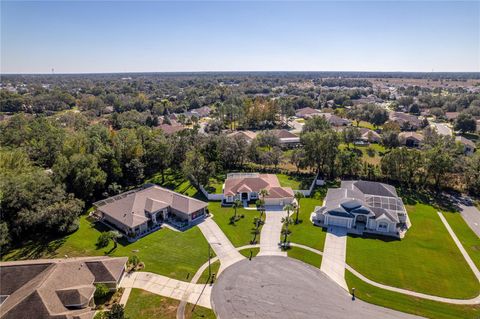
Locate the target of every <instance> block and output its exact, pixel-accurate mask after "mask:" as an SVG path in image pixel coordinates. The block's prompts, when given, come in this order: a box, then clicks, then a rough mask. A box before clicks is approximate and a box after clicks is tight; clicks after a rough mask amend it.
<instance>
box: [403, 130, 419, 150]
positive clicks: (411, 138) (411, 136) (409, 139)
mask: <svg viewBox="0 0 480 319" xmlns="http://www.w3.org/2000/svg"><path fill="white" fill-rule="evenodd" d="M423 139H424V136H423V134H420V133H417V132H401V133H400V134H398V140H399V141H400V144H402V145H405V146H406V147H420V145H421V144H422V142H423Z"/></svg>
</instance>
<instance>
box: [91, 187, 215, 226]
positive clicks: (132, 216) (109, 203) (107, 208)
mask: <svg viewBox="0 0 480 319" xmlns="http://www.w3.org/2000/svg"><path fill="white" fill-rule="evenodd" d="M94 205H95V206H96V207H97V209H98V210H99V211H101V212H103V213H104V214H106V215H108V216H110V217H111V218H113V219H115V220H117V221H118V222H120V223H122V224H123V225H125V226H127V227H130V228H133V227H136V226H138V225H141V224H143V223H145V222H146V221H148V218H147V217H146V215H145V211H147V212H153V211H155V210H160V209H163V208H166V207H171V208H172V209H175V210H177V211H179V212H182V213H185V214H192V213H194V212H196V211H198V210H200V209H202V208H205V207H207V205H208V204H207V203H205V202H202V201H200V200H198V199H195V198H192V197H188V196H185V195H183V194H179V193H176V192H174V191H171V190H169V189H166V188H162V187H160V186H157V185H153V184H147V185H145V186H144V187H143V188H140V189H137V190H133V191H129V192H125V193H122V194H120V195H117V196H113V197H109V198H107V199H104V200H102V201H98V202H96V203H94Z"/></svg>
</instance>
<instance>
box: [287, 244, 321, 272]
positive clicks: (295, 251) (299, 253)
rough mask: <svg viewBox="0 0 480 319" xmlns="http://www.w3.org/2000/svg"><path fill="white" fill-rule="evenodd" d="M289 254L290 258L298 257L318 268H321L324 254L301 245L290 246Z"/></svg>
mask: <svg viewBox="0 0 480 319" xmlns="http://www.w3.org/2000/svg"><path fill="white" fill-rule="evenodd" d="M287 255H288V257H290V258H295V259H298V260H300V261H303V262H304V263H307V264H310V265H312V266H314V267H317V268H319V267H320V264H321V263H322V256H320V255H318V254H315V253H314V252H311V251H310V250H306V249H303V248H300V247H290V249H289V250H288V251H287Z"/></svg>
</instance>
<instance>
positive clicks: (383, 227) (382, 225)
mask: <svg viewBox="0 0 480 319" xmlns="http://www.w3.org/2000/svg"><path fill="white" fill-rule="evenodd" d="M378 230H379V231H387V230H388V224H387V223H380V224H378Z"/></svg>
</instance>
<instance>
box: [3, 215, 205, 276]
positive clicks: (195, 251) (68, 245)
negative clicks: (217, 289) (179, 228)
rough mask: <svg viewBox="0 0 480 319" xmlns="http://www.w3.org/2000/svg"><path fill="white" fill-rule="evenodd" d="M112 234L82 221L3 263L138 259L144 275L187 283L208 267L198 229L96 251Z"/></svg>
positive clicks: (16, 252) (155, 235)
mask: <svg viewBox="0 0 480 319" xmlns="http://www.w3.org/2000/svg"><path fill="white" fill-rule="evenodd" d="M107 230H109V229H108V228H106V227H105V226H103V225H102V224H99V223H96V224H92V223H91V222H89V221H88V220H87V217H86V216H83V217H81V219H80V227H79V229H78V230H77V231H76V232H74V233H72V234H70V235H68V236H66V237H64V238H61V239H57V240H53V241H50V242H48V243H39V242H35V243H30V244H29V245H26V246H24V247H23V248H21V249H17V250H13V251H11V252H9V253H7V254H6V255H4V256H3V260H17V259H33V258H54V257H58V258H63V257H64V256H68V257H78V256H100V255H106V254H108V255H109V256H132V255H137V256H138V257H139V258H140V261H142V262H144V263H145V271H149V272H153V273H157V274H160V275H165V276H168V277H172V278H176V279H179V280H185V278H187V275H188V274H190V276H192V275H193V274H194V273H195V272H196V271H197V269H198V268H199V267H200V266H201V265H202V264H203V263H205V262H206V261H207V260H208V258H207V253H206V252H207V251H208V243H207V241H206V239H205V238H204V237H203V235H202V233H201V231H200V229H198V227H193V228H191V229H189V230H186V231H184V232H176V231H173V230H170V229H168V228H163V229H160V230H158V231H156V232H153V233H151V234H149V235H147V236H145V237H143V238H141V239H139V240H137V241H136V242H134V243H128V242H126V241H121V242H120V243H119V244H118V247H117V249H115V250H113V251H111V250H112V248H113V244H112V243H110V244H109V246H107V247H105V248H100V249H97V247H96V246H95V243H96V240H97V238H98V236H99V235H100V233H101V232H102V231H107Z"/></svg>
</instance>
